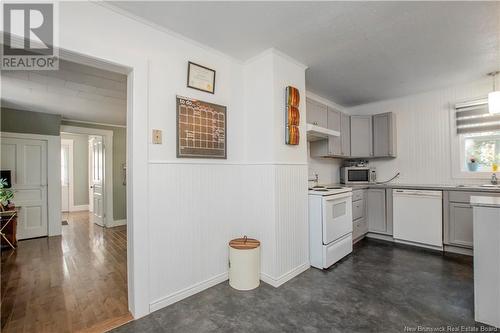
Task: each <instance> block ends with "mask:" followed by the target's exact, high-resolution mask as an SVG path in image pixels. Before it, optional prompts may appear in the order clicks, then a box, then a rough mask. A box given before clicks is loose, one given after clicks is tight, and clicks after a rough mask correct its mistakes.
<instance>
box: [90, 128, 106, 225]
mask: <svg viewBox="0 0 500 333" xmlns="http://www.w3.org/2000/svg"><path fill="white" fill-rule="evenodd" d="M90 146H91V152H92V153H91V163H92V165H91V166H92V178H91V185H90V189H91V192H92V215H93V218H94V223H96V224H98V225H100V226H104V225H105V222H104V220H105V215H104V212H105V206H104V154H105V153H104V144H103V139H102V137H101V136H91V137H90Z"/></svg>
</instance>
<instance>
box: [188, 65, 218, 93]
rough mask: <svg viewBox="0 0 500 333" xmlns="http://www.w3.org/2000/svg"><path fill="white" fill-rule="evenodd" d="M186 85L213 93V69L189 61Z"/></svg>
mask: <svg viewBox="0 0 500 333" xmlns="http://www.w3.org/2000/svg"><path fill="white" fill-rule="evenodd" d="M187 86H188V87H189V88H193V89H196V90H201V91H205V92H208V93H211V94H213V93H215V70H213V69H210V68H208V67H205V66H202V65H198V64H195V63H194V62H191V61H189V62H188V77H187Z"/></svg>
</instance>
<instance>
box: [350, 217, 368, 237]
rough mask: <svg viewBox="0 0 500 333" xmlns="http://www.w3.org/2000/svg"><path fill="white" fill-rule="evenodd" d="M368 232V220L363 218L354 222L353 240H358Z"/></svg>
mask: <svg viewBox="0 0 500 333" xmlns="http://www.w3.org/2000/svg"><path fill="white" fill-rule="evenodd" d="M367 232H368V223H367V222H366V219H364V218H361V219H357V220H355V221H354V222H353V230H352V238H353V239H357V238H359V237H361V236H363V235H364V234H366V233H367Z"/></svg>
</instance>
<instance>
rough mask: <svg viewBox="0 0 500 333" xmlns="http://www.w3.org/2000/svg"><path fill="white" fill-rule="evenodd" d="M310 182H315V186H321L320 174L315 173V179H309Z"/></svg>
mask: <svg viewBox="0 0 500 333" xmlns="http://www.w3.org/2000/svg"><path fill="white" fill-rule="evenodd" d="M308 181H310V182H314V184H316V186H317V185H318V184H319V176H318V173H317V172H315V173H314V178H313V179H308Z"/></svg>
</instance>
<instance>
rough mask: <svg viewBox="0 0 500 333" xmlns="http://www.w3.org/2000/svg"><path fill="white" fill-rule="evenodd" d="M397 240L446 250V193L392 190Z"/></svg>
mask: <svg viewBox="0 0 500 333" xmlns="http://www.w3.org/2000/svg"><path fill="white" fill-rule="evenodd" d="M392 198H393V231H394V235H393V237H394V240H395V241H399V242H402V243H410V244H415V245H419V246H424V247H429V248H433V249H439V250H442V249H443V222H442V221H443V192H441V191H428V190H404V189H394V190H392Z"/></svg>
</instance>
